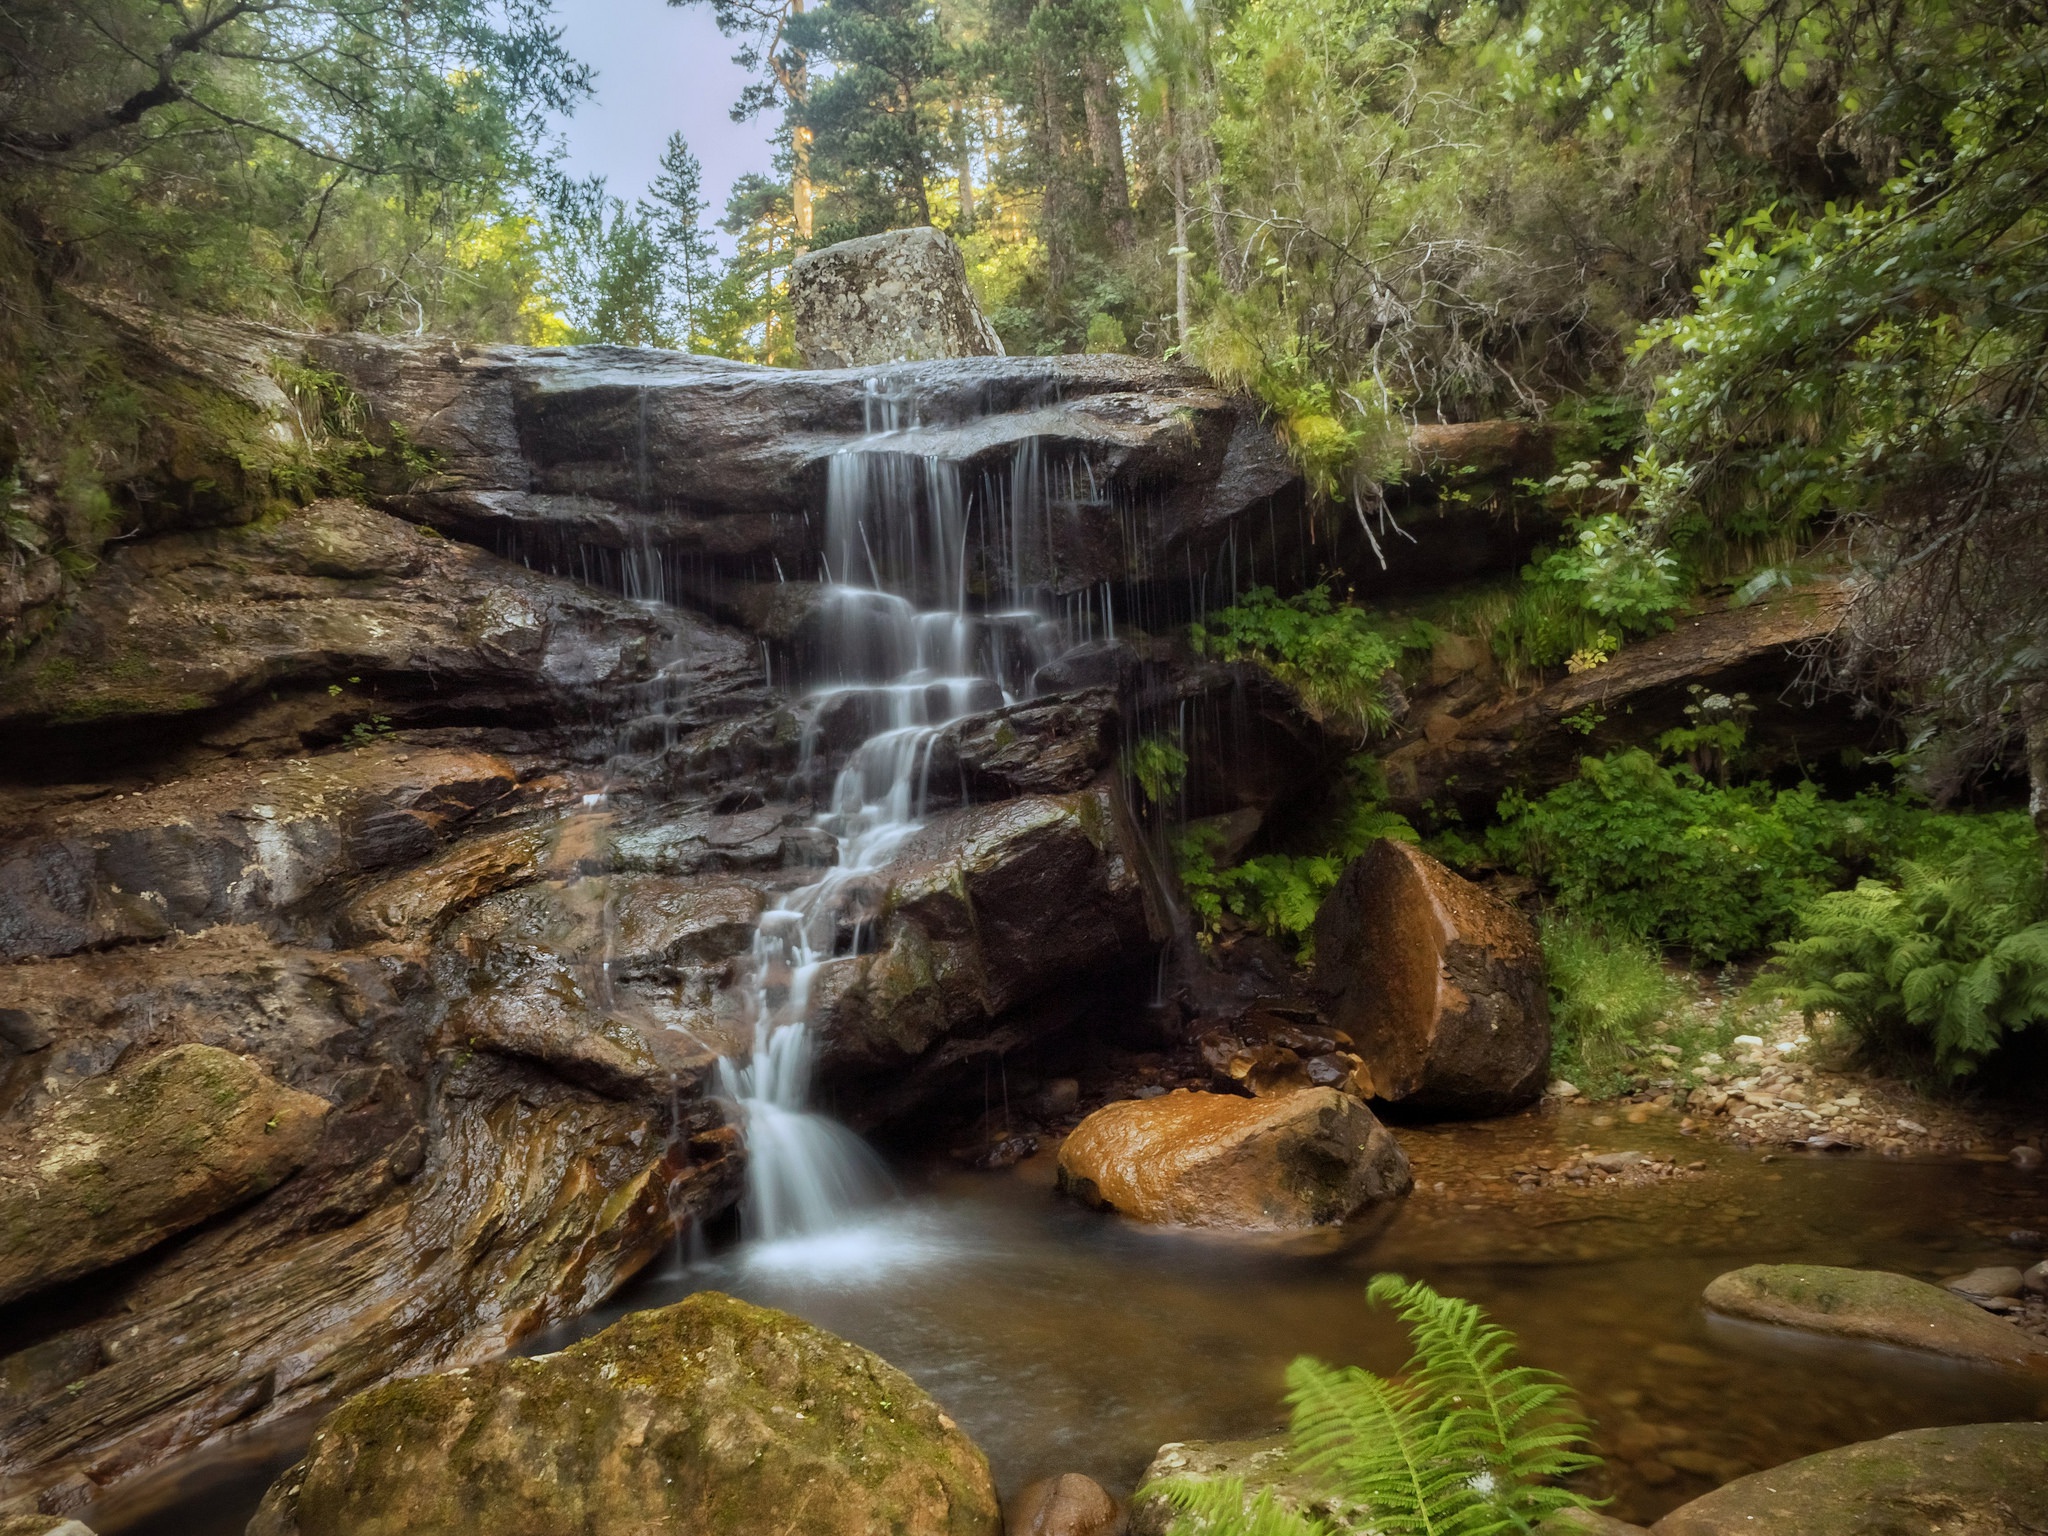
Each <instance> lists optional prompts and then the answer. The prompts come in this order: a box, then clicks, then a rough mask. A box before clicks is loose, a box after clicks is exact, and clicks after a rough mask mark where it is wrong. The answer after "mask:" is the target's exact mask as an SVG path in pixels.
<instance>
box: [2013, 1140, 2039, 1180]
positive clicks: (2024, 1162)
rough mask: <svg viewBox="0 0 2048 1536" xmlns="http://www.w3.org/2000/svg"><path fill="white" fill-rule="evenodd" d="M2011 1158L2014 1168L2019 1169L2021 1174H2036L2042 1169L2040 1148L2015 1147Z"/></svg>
mask: <svg viewBox="0 0 2048 1536" xmlns="http://www.w3.org/2000/svg"><path fill="white" fill-rule="evenodd" d="M2011 1157H2012V1165H2013V1167H2015V1168H2017V1169H2019V1171H2020V1172H2021V1173H2034V1172H2037V1171H2038V1170H2039V1169H2040V1166H2041V1149H2040V1148H2039V1147H2028V1146H2019V1147H2014V1148H2013V1149H2012V1153H2011Z"/></svg>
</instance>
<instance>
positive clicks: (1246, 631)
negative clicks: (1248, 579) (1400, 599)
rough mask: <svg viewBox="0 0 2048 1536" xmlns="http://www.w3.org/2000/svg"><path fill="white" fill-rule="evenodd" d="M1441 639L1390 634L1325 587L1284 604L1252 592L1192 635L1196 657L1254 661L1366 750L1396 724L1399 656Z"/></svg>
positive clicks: (1418, 633) (1418, 628) (1412, 628)
mask: <svg viewBox="0 0 2048 1536" xmlns="http://www.w3.org/2000/svg"><path fill="white" fill-rule="evenodd" d="M1439 633H1440V631H1439V630H1437V629H1436V628H1435V627H1434V626H1431V625H1427V624H1421V623H1411V624H1409V625H1408V626H1407V627H1406V628H1405V629H1403V630H1402V631H1401V632H1400V633H1398V634H1390V633H1388V632H1387V630H1386V628H1385V627H1384V623H1383V621H1382V620H1380V619H1379V618H1377V617H1375V616H1374V615H1373V614H1372V613H1371V612H1370V611H1369V610H1367V609H1365V608H1361V607H1359V606H1357V605H1356V604H1354V603H1340V602H1333V601H1332V600H1331V597H1330V589H1329V587H1328V586H1318V587H1311V588H1309V590H1308V591H1306V592H1301V593H1297V594H1296V595H1295V596H1293V597H1289V598H1282V597H1280V596H1278V595H1277V594H1275V592H1274V591H1273V589H1272V588H1271V587H1254V588H1252V589H1251V590H1250V591H1249V592H1246V593H1245V594H1244V595H1243V596H1242V597H1240V598H1239V599H1238V600H1237V602H1235V603H1233V604H1232V605H1231V606H1230V607H1228V608H1220V609H1218V610H1217V611H1216V612H1214V613H1212V614H1210V615H1209V616H1208V619H1207V620H1206V622H1204V623H1202V624H1197V625H1195V626H1194V627H1193V630H1192V633H1191V635H1190V639H1191V641H1192V643H1193V645H1194V649H1195V652H1196V654H1197V655H1203V656H1213V657H1214V658H1216V659H1217V660H1218V661H1256V662H1258V663H1260V664H1261V665H1263V666H1265V667H1266V668H1267V669H1268V670H1270V671H1271V672H1272V673H1273V675H1274V676H1276V677H1278V678H1280V679H1281V680H1282V681H1283V682H1286V683H1289V684H1292V685H1293V687H1294V689H1295V691H1296V692H1297V693H1299V694H1300V695H1301V699H1302V702H1303V704H1305V705H1306V706H1307V707H1308V710H1309V712H1310V713H1311V714H1312V715H1314V716H1315V717H1316V719H1318V720H1319V721H1321V722H1323V723H1325V724H1327V725H1330V726H1333V727H1336V728H1338V729H1341V730H1344V731H1346V732H1348V733H1350V734H1352V735H1354V736H1356V737H1357V739H1358V740H1359V741H1360V742H1363V741H1364V740H1365V739H1366V738H1367V737H1369V736H1371V735H1372V734H1374V733H1376V732H1379V731H1384V730H1385V729H1386V728H1387V727H1388V726H1389V725H1391V724H1393V708H1392V700H1391V694H1390V690H1389V688H1388V679H1387V674H1388V673H1389V672H1391V671H1392V670H1393V669H1394V668H1395V666H1396V665H1397V664H1398V663H1399V662H1400V660H1401V657H1402V653H1403V652H1404V651H1411V650H1419V651H1426V650H1428V649H1429V648H1430V646H1431V645H1432V644H1434V643H1435V641H1436V638H1437V636H1438V635H1439Z"/></svg>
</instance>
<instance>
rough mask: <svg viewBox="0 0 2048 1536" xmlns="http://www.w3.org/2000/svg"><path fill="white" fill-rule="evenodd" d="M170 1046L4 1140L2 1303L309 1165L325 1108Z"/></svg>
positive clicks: (150, 1242) (0, 1149) (149, 1244)
mask: <svg viewBox="0 0 2048 1536" xmlns="http://www.w3.org/2000/svg"><path fill="white" fill-rule="evenodd" d="M327 1108H328V1106H327V1103H326V1101H325V1100H323V1099H320V1098H316V1097H315V1096H314V1095H312V1094H309V1093H299V1092H297V1091H296V1090H294V1089H291V1088H287V1087H285V1086H284V1085H283V1084H282V1083H280V1082H278V1081H276V1080H275V1079H274V1078H272V1077H271V1076H269V1074H267V1073H265V1072H264V1071H263V1070H262V1068H260V1067H258V1066H255V1065H254V1064H252V1063H251V1062H249V1061H246V1060H244V1059H243V1058H242V1057H240V1056H236V1055H234V1054H233V1053H231V1052H229V1051H223V1050H219V1049H217V1048H216V1047H214V1046H210V1045H179V1046H173V1047H172V1048H171V1049H170V1050H168V1051H164V1052H161V1053H160V1054H158V1055H155V1056H152V1057H150V1058H148V1059H147V1060H145V1061H141V1062H138V1063H136V1064H135V1065H133V1066H124V1067H122V1068H121V1069H120V1070H119V1071H116V1072H113V1073H111V1074H109V1075H108V1076H106V1077H104V1078H100V1079H96V1080H95V1081H93V1082H91V1083H89V1084H86V1085H84V1086H82V1087H80V1088H77V1089H75V1090H73V1091H72V1092H71V1093H69V1094H67V1095H66V1096H65V1097H63V1098H61V1099H58V1100H56V1101H55V1102H54V1103H52V1104H50V1105H49V1106H48V1107H47V1108H46V1109H45V1110H44V1111H43V1112H42V1113H40V1114H39V1115H37V1116H36V1117H35V1118H34V1119H33V1120H31V1121H30V1122H29V1124H28V1125H27V1126H26V1127H25V1128H24V1130H23V1131H22V1132H21V1133H20V1134H18V1135H17V1136H15V1137H13V1138H11V1139H10V1141H9V1142H8V1143H7V1144H6V1145H4V1146H0V1301H11V1300H13V1299H14V1298H15V1297H17V1296H23V1295H26V1294H28V1293H29V1292H31V1291H36V1290H41V1289H43V1288H44V1287H46V1286H51V1285H55V1284H57V1283H59V1282H60V1281H64V1280H73V1279H76V1278H77V1277H78V1276H80V1275H85V1274H90V1273H92V1272H93V1271H94V1270H97V1269H104V1268H105V1267H106V1266H107V1265H109V1264H117V1263H119V1262H120V1261H121V1260H123V1259H126V1258H132V1257H133V1256H134V1255H136V1254H138V1253H143V1252H146V1251H147V1250H148V1249H150V1248H153V1247H155V1246H156V1245H157V1244H158V1243H160V1242H162V1241H163V1240H164V1239H165V1238H167V1237H170V1236H172V1235H173V1234H175V1233H178V1232H182V1231H184V1230H185V1229H186V1228H188V1227H194V1226H197V1225H198V1224H199V1223H200V1222H202V1221H205V1220H207V1219H208V1218H209V1217H212V1216H217V1215H219V1214H220V1213H221V1212H222V1211H226V1210H231V1209H233V1208H234V1207H235V1206H238V1205H240V1204H242V1203H243V1202H244V1201H246V1200H249V1199H251V1198H253V1197H254V1196H257V1195H260V1194H261V1193H263V1192H264V1191H265V1190H267V1189H269V1188H271V1187H272V1186H274V1185H276V1184H277V1183H279V1182H280V1181H281V1180H283V1179H285V1178H287V1177H289V1176H290V1175H291V1174H293V1173H295V1172H297V1171H298V1170H299V1169H300V1168H302V1167H303V1166H305V1163H306V1161H307V1159H308V1158H310V1157H311V1156H312V1152H313V1145H314V1143H315V1142H316V1141H317V1140H318V1139H319V1136H320V1125H321V1121H322V1119H323V1117H324V1116H325V1115H326V1114H327Z"/></svg>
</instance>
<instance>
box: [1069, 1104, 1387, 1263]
mask: <svg viewBox="0 0 2048 1536" xmlns="http://www.w3.org/2000/svg"><path fill="white" fill-rule="evenodd" d="M1059 1180H1060V1187H1061V1188H1062V1189H1064V1190H1066V1191H1067V1192H1068V1193H1069V1194H1072V1195H1075V1196H1077V1197H1078V1198H1079V1199H1081V1200H1082V1201H1084V1202H1086V1203H1087V1204H1089V1205H1096V1206H1108V1207H1110V1208H1112V1209H1114V1210H1118V1211H1121V1212H1122V1213H1123V1214H1124V1215H1126V1216H1132V1217H1135V1218H1137V1219H1138V1220H1139V1221H1156V1222H1161V1223H1166V1224H1170V1225H1175V1226H1184V1227H1234V1228H1238V1229H1241V1230H1246V1231H1255V1232H1258V1231H1266V1232H1270V1231H1286V1230H1292V1229H1298V1228H1303V1227H1317V1226H1327V1225H1329V1224H1331V1223H1334V1222H1340V1221H1343V1220H1345V1219H1346V1218H1347V1217H1349V1216H1352V1215H1355V1214H1356V1213H1357V1212H1359V1211H1362V1210H1364V1209H1365V1208H1366V1207H1368V1206H1371V1205H1377V1204H1379V1203H1381V1202H1382V1201H1386V1200H1392V1199H1396V1198H1398V1197H1399V1196H1401V1195H1405V1194H1407V1193H1408V1190H1409V1188H1410V1187H1411V1186H1412V1185H1413V1184H1414V1182H1415V1181H1414V1177H1413V1175H1411V1174H1410V1173H1409V1171H1408V1157H1407V1154H1406V1153H1404V1152H1403V1151H1402V1150H1401V1146H1400V1143H1398V1142H1397V1141H1395V1140H1394V1135H1393V1132H1391V1131H1389V1130H1388V1129H1387V1128H1386V1127H1385V1126H1383V1125H1381V1124H1380V1123H1379V1121H1378V1120H1376V1119H1375V1118H1374V1117H1373V1113H1372V1111H1371V1110H1369V1109H1367V1108H1366V1107H1365V1105H1364V1104H1363V1103H1362V1102H1360V1101H1359V1100H1358V1099H1356V1098H1354V1097H1352V1096H1351V1095H1350V1094H1346V1093H1339V1092H1338V1091H1337V1090H1336V1089H1335V1088H1308V1089H1304V1090H1302V1091H1301V1092H1299V1093H1292V1094H1287V1095H1285V1096H1283V1097H1279V1098H1262V1099H1246V1098H1239V1097H1238V1096H1237V1095H1235V1094H1227V1093H1194V1092H1188V1091H1182V1092H1178V1093H1168V1094H1162V1095H1161V1096H1160V1097H1158V1098H1156V1099H1125V1100H1123V1101H1122V1102H1120V1103H1116V1104H1106V1105H1104V1106H1103V1107H1102V1108H1101V1109H1098V1110H1097V1111H1096V1112H1095V1113H1094V1114H1092V1115H1090V1116H1089V1117H1088V1118H1087V1119H1085V1120H1083V1121H1082V1122H1081V1123H1080V1124H1079V1125H1078V1126H1076V1127H1075V1128H1074V1131H1073V1134H1072V1135H1070V1136H1069V1137H1067V1139H1066V1142H1065V1144H1064V1145H1062V1146H1061V1148H1060V1171H1059Z"/></svg>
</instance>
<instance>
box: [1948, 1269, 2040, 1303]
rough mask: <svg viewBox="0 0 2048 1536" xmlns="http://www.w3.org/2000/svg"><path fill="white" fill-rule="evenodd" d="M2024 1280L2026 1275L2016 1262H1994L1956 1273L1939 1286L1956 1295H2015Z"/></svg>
mask: <svg viewBox="0 0 2048 1536" xmlns="http://www.w3.org/2000/svg"><path fill="white" fill-rule="evenodd" d="M2025 1282H2026V1276H2025V1274H2023V1273H2022V1272H2021V1270H2020V1267H2019V1266H2018V1265H2017V1264H1994V1265H1991V1266H1989V1267H1988V1268H1984V1269H1973V1270H1971V1271H1970V1272H1969V1273H1968V1274H1967V1275H1957V1276H1956V1277H1955V1279H1953V1280H1944V1281H1943V1282H1942V1285H1941V1288H1942V1289H1943V1290H1945V1291H1954V1292H1955V1293H1956V1294H1957V1295H1958V1296H1988V1297H1999V1296H2017V1295H2019V1294H2020V1291H2021V1289H2022V1288H2023V1286H2024V1285H2025Z"/></svg>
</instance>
